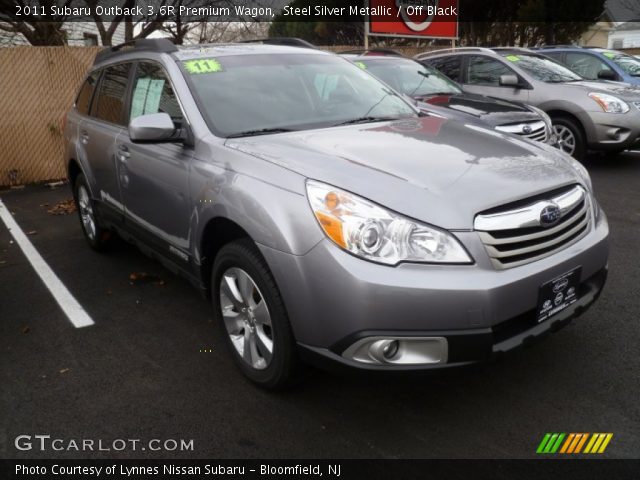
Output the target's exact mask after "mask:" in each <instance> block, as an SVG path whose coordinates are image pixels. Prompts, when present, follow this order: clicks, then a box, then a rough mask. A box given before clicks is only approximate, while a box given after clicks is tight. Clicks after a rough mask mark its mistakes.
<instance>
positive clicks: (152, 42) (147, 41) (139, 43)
mask: <svg viewBox="0 0 640 480" xmlns="http://www.w3.org/2000/svg"><path fill="white" fill-rule="evenodd" d="M126 47H131V50H136V51H146V52H158V53H172V52H177V51H178V47H176V46H175V44H174V43H173V42H172V41H171V40H169V39H167V38H140V39H138V40H131V41H129V42H124V43H121V44H119V45H115V46H113V47H106V48H103V49H102V50H101V51H100V52H98V54H97V55H96V58H95V60H94V62H93V63H94V65H95V64H96V63H100V62H103V61H105V60H108V59H109V58H111V57H114V56H116V55H118V54H120V53H123V52H121V50H122V49H123V48H126ZM126 51H130V50H126Z"/></svg>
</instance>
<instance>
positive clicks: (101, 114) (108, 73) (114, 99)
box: [92, 63, 131, 125]
mask: <svg viewBox="0 0 640 480" xmlns="http://www.w3.org/2000/svg"><path fill="white" fill-rule="evenodd" d="M130 69H131V64H130V63H122V64H120V65H114V66H112V67H107V69H106V70H105V72H104V75H103V76H102V82H100V91H99V94H98V98H97V100H96V101H94V102H93V103H94V107H93V109H92V113H93V116H94V117H97V118H99V119H100V120H104V121H106V122H111V123H116V124H118V125H124V105H125V96H126V92H127V79H128V78H129V70H130Z"/></svg>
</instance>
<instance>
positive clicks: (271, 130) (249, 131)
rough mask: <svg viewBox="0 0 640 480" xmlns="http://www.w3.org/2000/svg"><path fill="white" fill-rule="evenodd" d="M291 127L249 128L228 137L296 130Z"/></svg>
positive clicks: (253, 135)
mask: <svg viewBox="0 0 640 480" xmlns="http://www.w3.org/2000/svg"><path fill="white" fill-rule="evenodd" d="M294 131H295V130H292V129H291V128H260V129H258V130H247V131H245V132H238V133H232V134H231V135H227V138H239V137H255V136H256V135H268V134H270V133H285V132H294Z"/></svg>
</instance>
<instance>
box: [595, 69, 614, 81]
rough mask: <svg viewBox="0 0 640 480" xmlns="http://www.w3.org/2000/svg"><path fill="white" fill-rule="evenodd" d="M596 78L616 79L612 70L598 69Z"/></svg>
mask: <svg viewBox="0 0 640 480" xmlns="http://www.w3.org/2000/svg"><path fill="white" fill-rule="evenodd" d="M598 78H599V79H600V80H615V79H616V73H615V72H614V71H613V70H608V69H606V70H600V71H599V72H598Z"/></svg>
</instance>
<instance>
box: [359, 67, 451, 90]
mask: <svg viewBox="0 0 640 480" xmlns="http://www.w3.org/2000/svg"><path fill="white" fill-rule="evenodd" d="M355 64H356V65H358V66H359V67H360V68H363V69H365V70H367V71H369V72H370V73H372V74H373V75H375V76H376V77H378V78H379V79H380V80H382V81H383V82H385V83H386V84H388V85H390V86H391V87H392V88H394V89H396V90H397V91H399V92H402V93H404V94H406V95H409V96H410V97H424V96H427V95H435V94H454V95H455V94H459V93H462V90H460V88H459V87H458V86H457V85H456V84H455V83H454V82H452V81H451V80H449V79H448V78H447V77H445V76H444V75H442V74H441V73H439V72H438V71H437V70H434V69H432V68H428V67H425V66H424V65H422V64H420V63H418V62H414V61H413V60H404V59H400V60H395V59H394V60H369V59H361V60H358V61H357V62H355Z"/></svg>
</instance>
